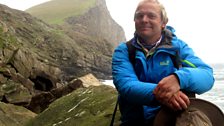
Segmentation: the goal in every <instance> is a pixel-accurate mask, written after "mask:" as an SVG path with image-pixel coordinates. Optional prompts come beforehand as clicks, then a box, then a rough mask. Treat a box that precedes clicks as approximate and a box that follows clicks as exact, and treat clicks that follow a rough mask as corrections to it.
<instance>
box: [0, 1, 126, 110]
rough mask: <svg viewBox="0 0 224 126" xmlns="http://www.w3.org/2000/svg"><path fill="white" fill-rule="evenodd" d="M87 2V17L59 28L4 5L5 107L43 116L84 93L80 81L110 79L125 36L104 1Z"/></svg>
mask: <svg viewBox="0 0 224 126" xmlns="http://www.w3.org/2000/svg"><path fill="white" fill-rule="evenodd" d="M53 1H54V2H56V1H58V0H53ZM60 1H61V0H60ZM71 1H72V0H71ZM71 1H70V2H71ZM80 1H81V0H74V1H73V2H80ZM88 1H90V3H89V5H88V7H85V8H84V10H82V13H81V12H80V11H78V10H76V11H78V12H79V13H78V14H77V15H69V16H66V17H64V18H62V19H63V20H61V21H62V22H61V23H58V24H57V23H56V24H55V23H53V24H51V23H47V22H45V21H43V20H41V19H39V18H38V17H34V16H32V15H30V14H29V13H26V12H23V11H19V10H15V9H11V8H9V7H7V6H5V5H0V100H1V102H5V103H11V104H14V105H20V106H24V107H26V108H28V109H30V110H32V111H35V112H36V111H37V112H41V111H43V110H44V109H45V108H46V107H48V105H49V104H50V103H51V102H53V101H54V100H56V99H57V98H59V97H61V96H63V95H65V94H68V93H69V92H72V91H73V90H76V89H77V88H80V87H84V86H85V85H84V81H83V80H82V81H80V80H79V79H78V80H77V78H78V77H80V76H83V75H86V74H87V73H93V74H94V75H95V76H96V77H97V78H108V77H110V76H111V56H112V51H113V49H114V46H115V45H117V43H116V42H118V41H119V40H120V41H123V40H124V38H125V37H124V36H123V35H122V34H123V30H122V29H121V27H120V26H119V25H117V24H116V23H115V22H114V21H113V20H112V18H111V17H110V16H109V13H108V11H107V9H106V5H105V1H95V2H94V1H93V0H84V1H81V2H84V3H83V6H84V5H85V4H86V3H85V2H87V3H88ZM67 2H68V1H67ZM78 5H79V6H80V4H78ZM85 6H86V5H85ZM53 8H54V7H53ZM73 9H74V8H72V9H71V10H73ZM82 9H83V8H82ZM55 10H60V9H59V8H55ZM73 11H74V10H73ZM73 11H72V12H73ZM76 11H75V12H74V13H76ZM72 14H73V13H72ZM101 18H102V20H101ZM57 19H58V18H57ZM87 19H88V20H87ZM54 20H56V19H54ZM94 21H95V23H93V22H94ZM92 25H93V26H92ZM96 26H97V27H96ZM107 33H110V34H107ZM116 33H119V35H120V36H117V37H116V36H115V35H116ZM111 36H112V38H110V37H111ZM113 38H114V39H113ZM113 40H116V42H115V41H113ZM42 103H46V104H42ZM40 105H43V106H42V107H41V106H40Z"/></svg>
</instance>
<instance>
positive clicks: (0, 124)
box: [0, 102, 36, 126]
mask: <svg viewBox="0 0 224 126" xmlns="http://www.w3.org/2000/svg"><path fill="white" fill-rule="evenodd" d="M34 117H36V114H35V113H33V112H31V111H30V110H28V109H26V108H24V107H21V106H15V105H12V104H6V103H3V102H0V126H24V125H25V124H26V123H27V122H28V121H29V120H31V119H33V118H34Z"/></svg>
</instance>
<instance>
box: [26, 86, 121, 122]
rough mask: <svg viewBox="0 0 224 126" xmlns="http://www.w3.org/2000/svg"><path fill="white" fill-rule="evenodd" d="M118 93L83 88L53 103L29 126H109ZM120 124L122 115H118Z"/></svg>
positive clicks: (111, 90) (110, 89) (97, 88)
mask: <svg viewBox="0 0 224 126" xmlns="http://www.w3.org/2000/svg"><path fill="white" fill-rule="evenodd" d="M116 99H117V92H116V91H115V89H114V88H112V87H108V86H99V87H90V88H81V89H78V90H76V91H74V92H73V93H71V94H69V95H67V96H64V97H62V98H60V99H58V100H56V101H55V102H53V103H52V104H51V105H50V106H49V108H48V109H46V110H45V111H44V112H42V113H41V114H39V115H38V116H37V117H36V118H35V119H34V120H32V121H30V122H29V124H28V125H27V126H53V125H54V126H57V125H60V126H107V125H109V124H110V121H111V118H112V113H113V110H114V107H115V103H116ZM116 117H117V118H116V123H119V122H118V120H119V117H120V113H119V112H118V113H117V115H116Z"/></svg>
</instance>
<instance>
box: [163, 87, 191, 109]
mask: <svg viewBox="0 0 224 126" xmlns="http://www.w3.org/2000/svg"><path fill="white" fill-rule="evenodd" d="M165 105H166V106H168V107H169V108H171V109H173V110H183V109H187V107H188V106H189V105H190V100H189V98H188V96H187V95H185V94H184V93H183V92H182V91H178V92H177V93H176V94H174V95H173V96H172V97H171V98H170V100H169V101H168V102H167V103H165Z"/></svg>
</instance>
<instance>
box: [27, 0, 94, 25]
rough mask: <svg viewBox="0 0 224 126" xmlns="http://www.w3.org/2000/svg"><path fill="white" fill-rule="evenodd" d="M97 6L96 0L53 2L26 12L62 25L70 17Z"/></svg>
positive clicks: (54, 0) (59, 0)
mask: <svg viewBox="0 0 224 126" xmlns="http://www.w3.org/2000/svg"><path fill="white" fill-rule="evenodd" d="M95 4H96V0H53V1H49V2H47V3H44V4H41V5H38V6H35V7H33V8H30V9H28V10H26V11H27V12H28V13H30V14H32V15H34V16H36V17H38V18H40V19H42V20H44V21H46V22H48V23H50V24H61V23H63V22H64V19H66V18H68V17H71V16H78V15H82V14H84V13H85V12H86V11H87V10H88V9H89V8H91V7H94V6H95Z"/></svg>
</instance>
